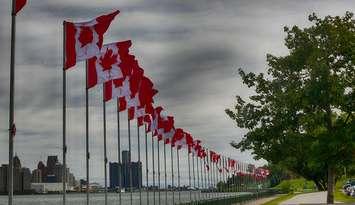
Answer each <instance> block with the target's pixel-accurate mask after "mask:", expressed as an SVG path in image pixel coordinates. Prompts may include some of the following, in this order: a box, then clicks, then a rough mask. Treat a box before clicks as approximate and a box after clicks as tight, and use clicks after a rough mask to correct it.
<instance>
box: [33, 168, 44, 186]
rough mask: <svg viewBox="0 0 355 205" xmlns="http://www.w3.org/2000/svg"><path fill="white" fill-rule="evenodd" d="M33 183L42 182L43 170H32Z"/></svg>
mask: <svg viewBox="0 0 355 205" xmlns="http://www.w3.org/2000/svg"><path fill="white" fill-rule="evenodd" d="M31 182H32V183H42V170H40V169H35V170H33V171H32V181H31Z"/></svg>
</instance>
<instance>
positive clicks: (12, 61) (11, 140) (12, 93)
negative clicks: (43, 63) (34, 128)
mask: <svg viewBox="0 0 355 205" xmlns="http://www.w3.org/2000/svg"><path fill="white" fill-rule="evenodd" d="M15 7H16V0H12V13H11V59H10V105H9V171H8V174H9V178H8V180H9V181H8V183H9V184H8V197H9V201H8V203H9V205H12V202H13V194H14V188H13V185H14V180H13V176H14V168H13V167H14V162H13V158H14V135H15V124H14V118H15V111H14V110H15V109H14V101H15V97H14V96H15V43H16V11H15ZM63 38H64V37H63ZM63 67H64V55H63ZM63 72H64V73H65V70H64V68H63Z"/></svg>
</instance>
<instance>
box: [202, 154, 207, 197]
mask: <svg viewBox="0 0 355 205" xmlns="http://www.w3.org/2000/svg"><path fill="white" fill-rule="evenodd" d="M205 158H206V156H205V157H204V158H203V159H201V172H203V184H202V187H203V193H204V194H203V198H204V199H206V168H205V167H206V162H205Z"/></svg>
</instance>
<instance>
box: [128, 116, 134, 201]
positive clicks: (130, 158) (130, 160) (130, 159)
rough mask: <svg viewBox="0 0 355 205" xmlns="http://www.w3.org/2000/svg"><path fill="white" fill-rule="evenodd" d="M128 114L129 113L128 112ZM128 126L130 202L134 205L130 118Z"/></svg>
mask: <svg viewBox="0 0 355 205" xmlns="http://www.w3.org/2000/svg"><path fill="white" fill-rule="evenodd" d="M127 114H128V112H127ZM127 126H128V157H129V161H128V169H129V193H130V202H131V205H132V204H133V193H132V182H133V178H132V154H131V151H132V144H131V120H130V119H129V116H127Z"/></svg>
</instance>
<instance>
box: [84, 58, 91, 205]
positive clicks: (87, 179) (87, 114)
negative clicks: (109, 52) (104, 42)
mask: <svg viewBox="0 0 355 205" xmlns="http://www.w3.org/2000/svg"><path fill="white" fill-rule="evenodd" d="M85 77H86V78H85V79H86V89H85V134H86V204H87V205H89V193H90V192H89V184H90V178H89V176H90V175H89V159H90V152H89V84H88V82H89V75H88V61H87V60H86V61H85Z"/></svg>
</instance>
